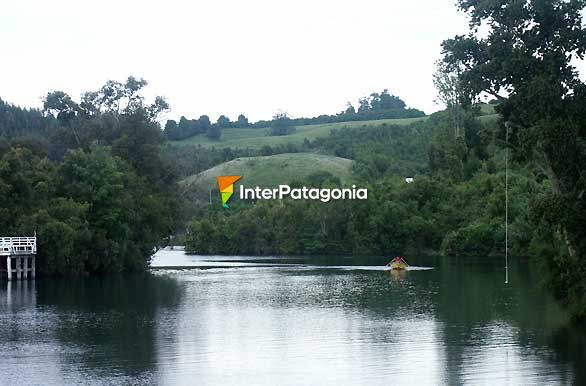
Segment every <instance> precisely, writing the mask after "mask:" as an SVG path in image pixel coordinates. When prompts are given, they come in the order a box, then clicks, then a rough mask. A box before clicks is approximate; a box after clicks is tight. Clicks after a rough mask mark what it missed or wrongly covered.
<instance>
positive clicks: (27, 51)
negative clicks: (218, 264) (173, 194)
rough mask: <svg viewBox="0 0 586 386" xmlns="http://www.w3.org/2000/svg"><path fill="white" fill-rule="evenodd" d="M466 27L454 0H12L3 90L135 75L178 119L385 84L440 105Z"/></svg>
mask: <svg viewBox="0 0 586 386" xmlns="http://www.w3.org/2000/svg"><path fill="white" fill-rule="evenodd" d="M466 31H467V20H466V18H465V17H464V15H463V14H461V13H459V12H458V11H457V9H456V7H455V0H392V1H390V0H360V1H350V0H335V1H330V0H279V1H275V0H272V1H271V0H269V1H261V0H222V1H193V0H192V1H178V0H166V1H156V2H150V1H145V0H143V1H129V0H123V1H122V0H116V1H112V0H101V1H87V0H74V1H72V0H54V1H41V0H39V1H32V0H19V1H4V2H2V4H1V5H0V36H2V37H3V38H2V39H0V63H1V64H0V98H2V99H3V100H5V101H8V102H11V103H14V104H17V105H19V106H22V107H40V106H41V105H42V98H43V96H44V95H45V94H46V93H47V92H48V91H51V90H63V91H65V92H67V93H69V94H70V95H71V96H72V97H73V98H74V99H78V98H79V96H80V95H81V93H82V92H84V91H88V90H95V89H98V88H99V87H100V86H101V85H102V84H103V83H104V82H105V81H106V80H109V79H112V80H119V81H123V80H125V79H126V78H127V77H128V76H129V75H133V76H135V77H142V78H144V79H146V80H147V81H148V82H149V85H148V87H147V89H146V90H145V95H146V96H147V97H150V98H152V97H154V96H155V95H162V96H164V97H165V98H166V99H167V101H168V102H169V103H170V105H171V109H172V110H171V111H170V112H169V113H168V114H167V115H166V116H165V118H169V119H177V118H179V117H180V116H181V115H185V116H186V117H187V118H196V117H199V116H200V115H203V114H207V115H209V116H210V117H211V118H212V120H215V119H216V118H217V117H218V116H219V115H220V114H225V115H227V116H228V117H230V118H231V119H232V120H235V119H236V117H237V116H238V114H240V113H244V114H245V115H246V116H247V117H249V119H250V120H251V121H256V120H259V119H270V117H271V116H272V115H273V114H274V113H275V112H277V111H287V112H288V113H289V114H290V115H291V116H293V117H311V116H316V115H320V114H334V113H337V112H339V111H341V110H343V109H344V107H345V105H346V102H348V101H351V102H352V103H354V104H355V105H357V101H358V99H359V98H360V97H362V96H366V95H369V94H370V93H372V92H375V91H377V92H380V91H382V90H383V89H388V90H389V92H390V93H391V94H395V95H398V96H400V97H401V98H402V99H403V100H404V101H405V102H406V103H407V105H408V106H410V107H415V108H418V109H421V110H423V111H425V112H426V113H431V112H433V111H436V110H438V109H440V108H441V107H442V106H440V105H437V104H436V103H435V102H434V101H435V99H436V91H435V89H434V87H433V82H432V74H433V72H434V63H435V61H437V60H438V59H439V58H440V52H441V46H440V44H441V42H442V41H443V40H444V39H447V38H450V37H452V36H454V35H456V34H463V33H465V32H466Z"/></svg>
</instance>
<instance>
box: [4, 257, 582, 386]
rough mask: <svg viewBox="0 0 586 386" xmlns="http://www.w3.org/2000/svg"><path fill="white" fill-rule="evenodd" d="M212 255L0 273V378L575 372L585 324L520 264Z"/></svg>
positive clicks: (258, 378)
mask: <svg viewBox="0 0 586 386" xmlns="http://www.w3.org/2000/svg"><path fill="white" fill-rule="evenodd" d="M178 253H180V252H178ZM173 258H174V259H175V260H174V264H175V263H177V262H180V260H181V259H182V258H183V257H182V256H174V257H173ZM206 259H207V260H209V257H207V258H205V259H204V258H200V257H198V258H196V259H195V260H198V261H203V260H206ZM222 259H223V260H225V261H228V262H230V264H231V265H224V266H222V267H225V268H218V266H217V265H216V263H217V262H215V261H212V262H209V261H208V262H207V263H206V264H208V263H209V266H208V267H206V268H207V269H190V270H157V271H155V272H154V274H152V275H140V276H124V277H123V276H108V277H102V278H91V279H87V278H86V279H75V280H73V279H68V280H39V281H37V282H36V284H35V283H34V282H20V283H16V282H13V283H10V284H8V285H7V284H6V283H5V282H0V284H2V287H0V342H1V343H2V345H0V360H1V361H2V363H5V364H7V366H3V367H2V370H0V375H1V377H2V380H1V381H0V383H1V384H2V385H5V384H6V385H11V384H43V385H61V384H108V385H110V384H114V385H116V384H120V385H123V384H144V385H152V384H160V385H177V384H180V385H181V384H184V385H192V384H214V385H216V384H229V385H235V384H258V385H263V384H265V385H274V384H279V385H288V384H319V385H333V384H344V385H345V384H368V385H376V384H389V383H392V384H441V383H446V384H478V383H490V384H493V383H509V384H528V383H539V384H542V383H553V384H579V383H583V382H585V381H586V379H585V374H584V369H583V364H584V363H586V355H585V349H586V336H585V334H584V332H583V331H581V330H579V329H577V328H573V327H568V323H567V320H566V316H565V314H564V313H563V311H562V310H560V309H559V308H558V307H557V305H556V304H555V303H554V302H553V301H552V300H551V298H550V297H549V296H548V295H547V294H546V293H545V292H544V291H543V290H541V289H539V288H538V287H536V286H535V285H534V283H535V282H536V281H537V280H536V278H535V275H534V273H533V272H531V269H530V266H529V265H527V264H525V263H523V264H521V263H518V262H517V264H515V263H513V264H511V273H510V275H511V276H510V277H511V280H510V284H509V285H508V286H507V285H504V283H503V274H502V264H500V263H499V262H495V261H494V260H490V259H474V260H472V259H430V258H420V259H412V260H411V261H410V263H412V264H414V265H420V266H426V265H429V266H434V267H435V269H433V270H426V271H416V272H395V273H393V272H382V271H380V270H377V269H375V268H373V269H369V267H368V266H369V264H377V265H383V264H384V263H386V259H385V258H378V259H346V258H331V257H330V258H316V259H313V260H312V259H307V258H297V259H276V258H272V259H271V258H268V259H261V260H262V261H258V260H257V259H248V258H244V257H233V258H222ZM192 261H193V259H192ZM261 262H262V264H260V263H261ZM242 263H248V264H242ZM254 263H257V264H256V265H250V264H254ZM275 263H276V264H275ZM198 264H200V263H198ZM235 266H238V267H239V268H235ZM213 267H215V268H213Z"/></svg>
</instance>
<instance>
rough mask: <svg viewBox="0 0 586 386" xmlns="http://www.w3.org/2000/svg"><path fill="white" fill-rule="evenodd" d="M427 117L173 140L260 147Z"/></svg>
mask: <svg viewBox="0 0 586 386" xmlns="http://www.w3.org/2000/svg"><path fill="white" fill-rule="evenodd" d="M422 119H427V117H421V118H404V119H380V120H374V121H356V122H338V123H324V124H319V125H305V126H297V127H296V131H295V133H293V134H290V135H286V136H270V135H269V128H258V129H236V128H232V129H224V130H222V138H221V139H220V140H219V141H212V140H210V139H208V138H207V137H206V136H205V135H202V134H200V135H196V136H193V137H191V138H187V139H184V140H181V141H171V142H170V143H171V144H173V145H202V146H205V147H213V146H216V147H232V148H251V149H258V148H261V147H262V146H263V145H269V146H275V145H281V144H288V143H293V144H297V143H302V142H303V140H304V139H305V138H307V139H308V140H313V139H315V138H319V137H326V136H328V135H329V134H330V131H331V130H332V129H340V128H345V127H348V128H353V127H362V126H372V127H376V126H380V125H382V124H389V125H390V124H393V125H408V124H410V123H412V122H416V121H419V120H422Z"/></svg>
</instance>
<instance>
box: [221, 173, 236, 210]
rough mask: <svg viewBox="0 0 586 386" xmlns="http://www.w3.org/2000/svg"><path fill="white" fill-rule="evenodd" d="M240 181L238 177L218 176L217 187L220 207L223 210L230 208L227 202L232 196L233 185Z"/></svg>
mask: <svg viewBox="0 0 586 386" xmlns="http://www.w3.org/2000/svg"><path fill="white" fill-rule="evenodd" d="M239 179H240V176H219V177H218V187H219V188H220V194H221V195H222V206H223V207H224V208H230V207H229V206H228V200H229V199H230V197H232V194H234V183H235V182H236V181H238V180H239Z"/></svg>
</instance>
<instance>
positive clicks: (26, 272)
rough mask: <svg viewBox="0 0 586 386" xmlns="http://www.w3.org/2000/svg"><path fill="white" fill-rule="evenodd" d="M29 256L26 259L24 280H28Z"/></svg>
mask: <svg viewBox="0 0 586 386" xmlns="http://www.w3.org/2000/svg"><path fill="white" fill-rule="evenodd" d="M28 259H29V257H28V256H25V257H24V272H23V273H24V280H26V279H28Z"/></svg>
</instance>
